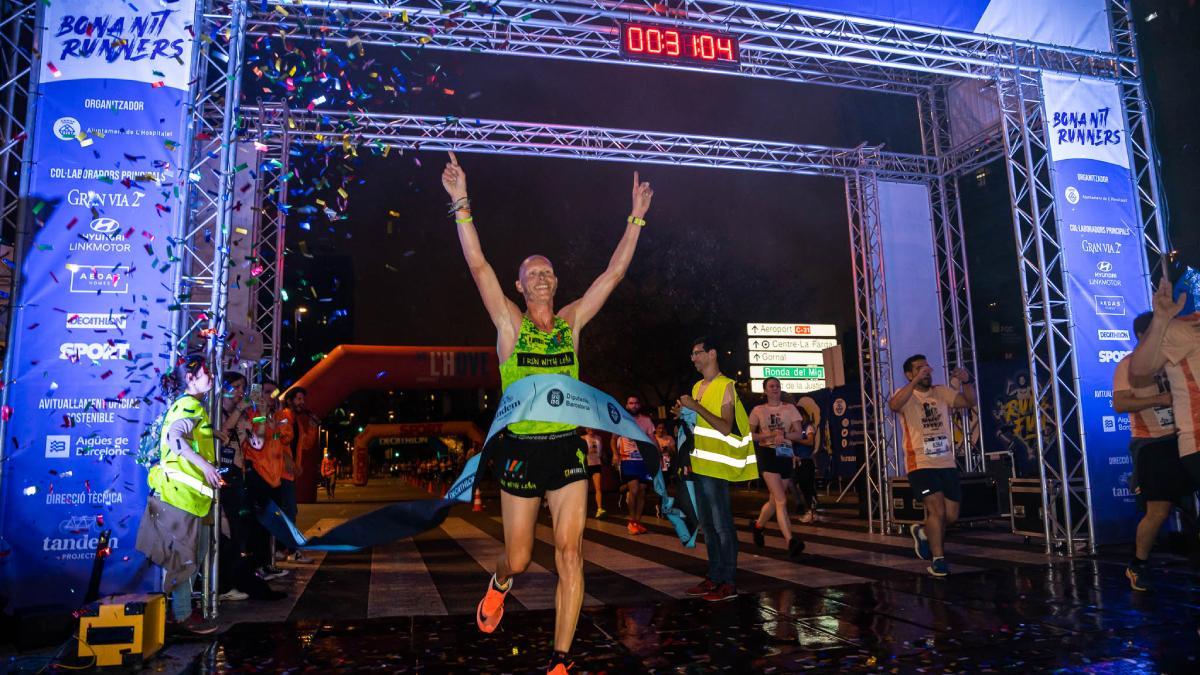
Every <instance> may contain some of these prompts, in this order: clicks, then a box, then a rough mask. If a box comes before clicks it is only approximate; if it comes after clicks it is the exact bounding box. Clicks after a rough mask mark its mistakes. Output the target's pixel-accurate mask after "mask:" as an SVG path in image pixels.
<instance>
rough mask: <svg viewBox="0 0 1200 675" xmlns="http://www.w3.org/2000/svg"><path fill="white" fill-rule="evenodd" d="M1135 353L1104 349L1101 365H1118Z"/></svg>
mask: <svg viewBox="0 0 1200 675" xmlns="http://www.w3.org/2000/svg"><path fill="white" fill-rule="evenodd" d="M1132 353H1133V352H1132V351H1130V350H1127V349H1103V350H1101V351H1100V355H1099V359H1100V363H1118V362H1120V360H1121V359H1123V358H1125V357H1126V356H1129V355H1130V354H1132Z"/></svg>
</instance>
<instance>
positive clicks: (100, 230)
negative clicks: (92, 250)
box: [91, 218, 121, 234]
mask: <svg viewBox="0 0 1200 675" xmlns="http://www.w3.org/2000/svg"><path fill="white" fill-rule="evenodd" d="M91 227H92V232H95V233H97V234H112V233H114V232H116V231H117V230H119V229H121V224H120V223H118V222H117V221H116V220H115V219H113V218H96V219H95V220H93V221H92V225H91Z"/></svg>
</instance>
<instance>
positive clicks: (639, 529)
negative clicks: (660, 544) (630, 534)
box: [633, 523, 650, 534]
mask: <svg viewBox="0 0 1200 675" xmlns="http://www.w3.org/2000/svg"><path fill="white" fill-rule="evenodd" d="M633 526H634V527H636V528H637V533H638V534H646V533H647V532H649V531H650V530H647V529H646V526H645V525H643V524H641V523H634V524H633Z"/></svg>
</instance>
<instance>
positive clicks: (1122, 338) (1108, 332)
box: [1096, 328, 1130, 342]
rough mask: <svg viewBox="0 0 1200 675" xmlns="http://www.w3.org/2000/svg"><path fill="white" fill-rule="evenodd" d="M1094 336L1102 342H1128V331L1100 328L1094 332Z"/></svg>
mask: <svg viewBox="0 0 1200 675" xmlns="http://www.w3.org/2000/svg"><path fill="white" fill-rule="evenodd" d="M1096 336H1097V337H1099V338H1100V340H1101V341H1104V342H1128V341H1129V339H1130V337H1129V331H1127V330H1117V329H1104V328H1101V329H1100V330H1098V331H1096Z"/></svg>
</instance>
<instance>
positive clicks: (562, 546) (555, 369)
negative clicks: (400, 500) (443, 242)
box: [442, 152, 654, 675]
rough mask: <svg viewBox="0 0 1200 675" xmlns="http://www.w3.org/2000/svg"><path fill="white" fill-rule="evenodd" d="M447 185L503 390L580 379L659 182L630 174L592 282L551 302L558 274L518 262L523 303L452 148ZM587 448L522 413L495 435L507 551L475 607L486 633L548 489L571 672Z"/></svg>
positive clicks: (557, 648) (560, 635)
mask: <svg viewBox="0 0 1200 675" xmlns="http://www.w3.org/2000/svg"><path fill="white" fill-rule="evenodd" d="M442 186H443V187H444V188H445V189H446V192H447V193H448V194H449V195H450V199H451V207H450V208H451V211H452V212H453V213H454V218H455V223H456V224H457V226H458V240H459V243H460V244H461V245H462V250H463V257H465V258H466V260H467V267H468V268H469V269H470V270H471V276H472V278H474V279H475V285H476V287H478V289H479V295H480V297H481V298H482V299H483V305H484V308H485V309H487V312H488V315H489V316H491V318H492V323H493V324H495V326H496V355H497V356H498V357H499V359H500V379H501V384H502V386H503V388H504V389H508V388H509V386H511V385H512V384H513V383H514V382H516V381H517V380H520V379H521V378H524V377H529V376H531V375H543V374H558V375H567V376H569V377H571V378H574V379H579V363H578V360H577V358H576V341H577V340H578V337H579V333H580V332H581V331H582V330H583V328H584V326H586V325H587V323H588V322H589V321H591V319H592V317H594V316H596V313H597V312H599V311H600V308H601V307H603V306H604V302H605V300H607V299H608V296H609V294H611V293H612V291H613V289H615V288H616V286H617V284H618V283H620V281H621V279H622V278H623V277H624V276H625V271H626V270H627V269H628V268H629V263H630V261H632V260H633V253H634V250H635V249H636V248H637V240H638V235H639V234H640V233H641V229H642V227H644V226H645V224H646V221H645V220H644V217H645V215H646V211H647V209H649V208H650V200H651V198H652V197H653V196H654V191H653V190H651V189H650V184H649V183H642V182H639V181H638V174H637V172H636V171H635V172H634V174H633V208H632V210H631V212H630V216H629V218H628V219H627V224H626V226H625V234H624V235H623V236H622V237H621V241H620V242H619V243H618V244H617V249H616V251H615V252H614V253H613V255H612V258H611V259H610V260H609V263H608V268H607V269H606V270H605V271H604V272H603V273H602V274H601V275H600V276H599V277H597V279H596V280H595V281H594V282H592V285H591V287H589V288H588V290H587V292H586V293H584V294H583V297H582V298H580V299H578V300H576V301H575V302H572V303H570V304H568V305H567V306H565V307H563V308H562V309H560V310H559V311H558V312H557V313H556V312H555V311H554V293H555V291H556V290H557V288H558V278H557V277H556V276H555V274H554V266H553V265H551V263H550V261H549V260H548V259H546V258H545V257H544V256H540V255H531V256H529V257H528V258H526V259H525V260H524V261H523V262H522V263H521V267H520V270H519V271H518V275H517V281H516V288H517V292H518V293H520V294H521V296H522V297H524V299H525V307H526V311H525V312H522V311H521V309H520V308H519V307H518V306H517V305H516V303H514V302H512V301H511V300H509V299H508V297H507V296H505V294H504V290H503V289H502V287H501V286H500V281H499V280H498V279H497V278H496V273H495V271H494V270H493V269H492V266H491V265H489V264H488V262H487V260H486V259H485V258H484V256H483V250H482V248H481V247H480V244H479V235H478V233H477V232H476V230H475V224H474V222H473V220H472V218H471V207H470V201H469V200H468V199H467V176H466V173H465V172H464V171H463V169H462V167H461V166H459V164H458V159H457V158H456V157H455V156H454V153H453V152H451V153H450V162H449V163H448V164H446V168H445V169H444V170H443V171H442ZM586 457H587V450H586V446H585V445H584V443H583V441H582V440H581V439H580V438H579V436H578V435H577V434H576V432H575V426H574V425H570V424H561V423H555V422H537V421H528V420H526V421H520V422H515V423H513V424H510V425H509V426H508V428H507V430H506V431H505V432H504V436H503V437H502V438H499V439H497V441H496V443H495V452H494V455H493V461H494V466H495V467H496V468H497V469H498V472H499V479H500V489H501V492H500V514H501V519H502V521H503V524H504V553H503V554H502V555H501V556H500V557H499V559H498V560H497V561H496V571H495V574H493V575H492V579H491V582H490V583H489V584H488V589H487V594H486V595H485V596H484V598H483V600H481V601H480V603H479V607H478V608H477V609H476V615H475V619H476V623H477V624H478V625H479V629H480V630H482V631H483V632H485V633H491V632H492V631H494V630H496V627H497V626H498V625H500V619H501V618H502V617H503V616H504V598H505V596H507V595H508V592H509V591H510V590H511V589H512V582H513V579H512V578H513V577H514V576H516V575H518V574H520V573H522V572H524V571H525V569H526V568H527V567H528V566H529V560H530V557H531V556H532V554H533V540H534V530H535V528H536V527H537V519H538V508H539V507H540V506H541V501H542V497H543V496H545V498H546V500H547V502H548V504H549V506H550V514H551V517H552V519H553V523H554V561H555V568H556V569H557V571H558V589H557V592H556V595H555V602H554V605H555V622H554V655H553V656H552V658H551V661H550V666H549V668H548V672H549V673H552V674H555V675H557V674H561V673H567V672H568V670H569V668H570V667H571V665H572V664H571V663H570V662H569V661H568V660H567V651H568V650H569V649H570V648H571V641H572V639H573V638H574V636H575V627H576V624H577V623H578V621H579V610H580V607H581V606H582V604H583V557H582V555H581V553H580V548H581V546H582V543H583V530H584V525H585V524H586V521H587V461H586Z"/></svg>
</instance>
